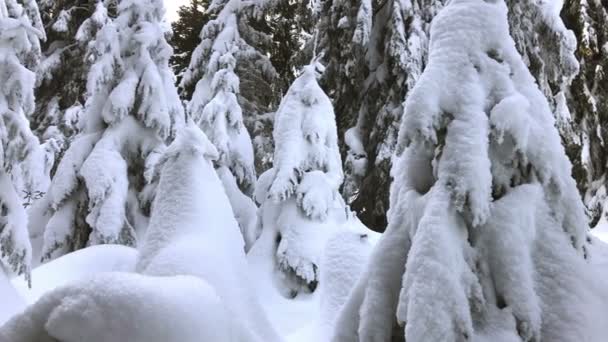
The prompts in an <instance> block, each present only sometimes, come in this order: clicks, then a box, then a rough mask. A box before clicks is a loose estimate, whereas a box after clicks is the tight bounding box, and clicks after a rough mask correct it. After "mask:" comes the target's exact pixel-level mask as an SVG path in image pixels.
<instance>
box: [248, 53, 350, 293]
mask: <svg viewBox="0 0 608 342" xmlns="http://www.w3.org/2000/svg"><path fill="white" fill-rule="evenodd" d="M322 72H323V66H322V65H320V64H318V63H313V64H311V65H308V66H306V67H304V69H303V72H302V74H301V76H300V77H298V78H297V79H296V80H295V81H294V83H293V84H292V85H291V87H290V88H289V91H288V92H287V94H286V95H285V97H284V98H283V101H281V105H280V106H279V109H278V111H277V113H276V121H275V122H276V125H275V128H274V132H273V136H274V140H275V142H276V149H275V153H274V160H273V168H272V169H270V170H268V171H266V172H265V173H264V174H263V175H262V176H261V177H260V180H259V181H258V185H257V187H258V189H256V200H257V201H258V202H262V207H261V209H260V216H261V218H260V220H261V225H262V237H260V241H259V246H254V248H258V249H260V248H262V249H264V248H267V249H272V250H273V251H274V254H275V255H274V256H273V258H274V259H275V260H276V264H277V265H278V267H279V268H280V269H281V271H282V273H283V274H284V275H285V276H287V280H288V283H287V284H286V285H287V288H288V289H289V290H291V291H292V295H294V294H295V293H297V291H298V290H299V289H300V287H301V286H307V287H308V288H309V289H310V290H313V291H314V289H315V288H316V285H317V282H318V278H319V271H318V265H319V262H320V256H321V252H322V250H323V248H324V245H325V241H326V240H327V238H329V237H330V236H331V235H332V234H333V233H335V232H336V229H337V228H338V227H339V226H340V224H341V223H344V221H345V220H346V219H347V214H346V207H345V205H344V202H343V200H342V197H341V196H340V194H339V192H338V189H339V187H340V185H341V183H342V176H343V175H342V167H341V159H340V153H339V151H338V139H337V130H336V122H335V116H334V111H333V107H332V105H331V101H330V100H329V98H328V97H327V95H325V93H324V92H323V90H322V89H321V87H320V86H319V84H318V83H317V78H318V77H319V76H320V75H321V74H322ZM267 199H268V200H267ZM275 241H278V243H275ZM294 281H295V282H294Z"/></svg>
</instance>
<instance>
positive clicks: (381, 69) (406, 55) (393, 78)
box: [316, 0, 578, 230]
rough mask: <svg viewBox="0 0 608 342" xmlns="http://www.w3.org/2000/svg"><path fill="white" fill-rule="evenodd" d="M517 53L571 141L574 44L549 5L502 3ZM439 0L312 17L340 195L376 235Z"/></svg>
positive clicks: (348, 5) (366, 4) (392, 1)
mask: <svg viewBox="0 0 608 342" xmlns="http://www.w3.org/2000/svg"><path fill="white" fill-rule="evenodd" d="M506 3H507V6H508V7H509V18H508V20H509V24H510V26H511V27H510V29H511V32H512V34H513V37H514V40H515V42H516V45H517V48H518V50H519V51H520V52H521V53H522V54H523V55H524V61H525V62H526V64H527V65H528V66H529V68H530V71H531V72H532V74H533V75H534V77H535V78H536V79H537V82H538V83H539V85H540V87H541V90H542V91H543V93H544V94H545V95H546V96H547V98H548V100H549V103H550V106H551V108H552V111H553V112H554V113H555V116H556V117H558V118H559V120H558V124H559V126H560V132H561V133H562V135H563V136H571V135H572V131H573V127H572V124H571V122H570V121H569V120H568V115H569V114H568V110H567V107H566V106H565V99H566V96H567V94H568V92H567V90H568V86H569V84H570V81H571V80H572V78H573V77H574V75H576V72H577V70H578V69H577V63H576V60H575V58H574V49H575V47H576V43H575V41H574V36H573V34H572V33H571V32H569V31H568V30H566V29H565V27H564V24H563V23H562V21H561V20H560V18H559V9H560V8H561V7H560V6H559V5H558V4H557V3H554V2H539V1H529V0H524V1H511V0H508V1H506ZM444 4H445V1H443V0H407V1H397V0H389V1H383V2H374V1H368V0H362V1H354V2H353V1H325V2H322V10H320V11H319V12H318V17H319V21H318V25H317V28H316V31H317V34H318V37H319V44H318V47H317V49H319V50H321V51H323V52H324V53H325V55H326V61H327V63H328V64H327V68H328V71H327V72H326V74H325V77H324V79H323V82H322V83H323V84H324V86H325V88H326V89H328V93H329V95H330V96H331V97H332V98H333V99H334V106H335V108H336V111H337V113H339V117H338V130H339V132H340V135H344V142H345V146H342V153H343V155H344V156H345V161H344V169H345V184H344V187H343V189H342V193H343V195H344V197H345V199H346V201H347V202H348V203H349V204H351V205H352V207H353V209H354V210H355V211H356V212H357V213H358V215H359V216H360V217H361V219H362V220H363V222H364V223H366V224H367V225H368V226H370V227H372V228H374V229H377V230H382V229H384V227H385V226H386V211H387V209H388V201H389V198H388V189H389V184H390V175H389V170H390V168H391V164H392V162H391V158H392V155H393V153H394V150H395V141H396V136H397V131H398V126H399V121H400V119H401V116H402V113H403V103H402V102H403V99H404V98H405V96H406V95H407V93H408V92H409V91H410V90H411V89H412V87H413V86H414V84H415V83H416V80H417V79H418V77H419V75H420V73H421V72H422V70H423V69H424V67H425V64H426V59H427V49H428V32H429V27H430V22H431V21H432V19H433V17H434V16H435V15H436V14H437V12H438V11H439V10H440V9H441V8H442V7H443V6H444Z"/></svg>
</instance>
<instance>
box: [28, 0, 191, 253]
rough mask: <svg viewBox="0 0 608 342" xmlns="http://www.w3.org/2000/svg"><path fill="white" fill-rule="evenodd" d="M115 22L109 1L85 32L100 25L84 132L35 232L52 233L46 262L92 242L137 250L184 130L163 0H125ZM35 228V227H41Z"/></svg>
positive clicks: (90, 56) (46, 242)
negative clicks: (174, 141) (160, 168)
mask: <svg viewBox="0 0 608 342" xmlns="http://www.w3.org/2000/svg"><path fill="white" fill-rule="evenodd" d="M116 11H117V17H116V18H115V19H113V20H112V19H110V18H109V17H108V15H107V9H106V8H105V7H104V3H102V2H99V3H98V4H97V7H96V10H95V12H94V13H93V15H92V17H91V19H90V20H86V21H84V23H83V24H82V27H81V29H80V30H79V35H82V36H83V37H84V36H86V34H87V32H89V30H91V29H92V27H93V26H94V27H95V29H96V34H95V38H94V40H93V41H91V42H89V52H88V56H87V58H88V59H89V60H90V61H92V65H91V67H90V70H89V74H88V80H87V101H86V104H85V108H84V112H83V113H82V114H81V115H80V119H81V120H80V124H81V127H80V128H81V133H79V134H78V135H77V136H76V137H75V138H74V140H73V141H72V143H71V145H70V148H69V149H68V150H67V151H66V152H65V155H64V156H63V159H62V160H61V162H60V164H59V166H58V168H57V172H56V174H55V177H54V179H53V181H52V183H51V185H50V189H49V191H48V193H47V194H46V196H45V197H46V198H45V199H44V201H45V202H46V208H42V210H37V211H36V213H37V214H38V216H39V217H37V218H36V219H35V221H36V222H37V224H40V225H44V226H45V228H44V229H40V227H32V230H33V231H39V230H44V244H43V247H42V253H41V255H42V258H43V259H45V260H48V259H52V258H56V257H57V256H60V255H63V254H65V253H67V252H70V251H73V250H76V249H79V248H82V247H84V246H86V245H91V244H100V243H118V244H125V245H134V244H135V243H136V240H137V235H138V234H139V235H141V234H142V230H143V229H145V226H146V220H147V215H148V211H149V206H150V202H151V200H152V198H153V194H154V187H155V186H156V179H155V177H154V174H155V172H154V167H155V164H156V162H157V161H158V158H159V157H160V155H161V153H162V151H163V150H164V148H165V142H166V141H167V140H168V139H170V137H171V136H173V135H174V132H175V130H176V127H179V126H181V125H183V122H184V113H183V108H182V104H181V102H180V100H179V97H178V95H177V90H176V88H175V86H174V84H173V82H174V75H173V73H172V71H171V69H170V67H169V65H168V62H169V58H170V56H171V54H172V49H171V47H170V46H169V45H168V44H167V41H166V39H165V34H166V32H165V30H166V26H165V25H164V24H163V20H164V8H163V2H162V1H160V0H145V1H134V0H122V1H119V2H118V4H117V6H116ZM34 228H35V229H34Z"/></svg>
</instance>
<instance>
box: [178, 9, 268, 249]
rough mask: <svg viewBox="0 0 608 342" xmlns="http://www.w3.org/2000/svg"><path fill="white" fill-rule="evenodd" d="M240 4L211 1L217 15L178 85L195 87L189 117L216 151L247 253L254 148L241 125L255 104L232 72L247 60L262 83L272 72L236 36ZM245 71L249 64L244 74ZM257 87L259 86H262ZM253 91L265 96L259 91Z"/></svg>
mask: <svg viewBox="0 0 608 342" xmlns="http://www.w3.org/2000/svg"><path fill="white" fill-rule="evenodd" d="M244 6H245V4H244V3H243V2H241V1H240V0H229V1H219V0H218V1H213V2H212V3H211V5H210V8H209V11H211V12H216V13H217V14H216V18H215V19H214V20H211V21H209V22H208V23H207V24H206V25H205V26H204V27H203V30H202V31H201V44H200V45H199V46H198V47H197V48H196V50H195V51H194V53H193V55H192V61H191V62H190V67H189V68H188V70H187V71H186V72H185V74H184V76H183V79H182V87H184V89H187V88H188V87H189V86H190V85H192V84H196V86H195V89H194V91H193V93H192V96H191V100H190V102H189V103H188V114H189V116H190V117H191V118H192V119H193V120H194V122H196V123H197V124H198V125H199V127H201V129H202V130H203V132H205V134H206V135H207V136H208V137H209V139H210V140H211V142H212V143H213V145H214V146H215V147H216V148H217V150H218V152H219V159H218V160H217V161H216V162H215V163H216V168H217V171H218V174H219V176H220V177H221V178H222V180H223V182H224V184H225V186H226V191H227V193H228V197H229V198H230V202H231V204H232V207H233V209H234V213H235V216H236V217H237V220H238V221H239V225H240V227H241V231H242V233H243V236H244V237H245V240H246V248H247V249H248V248H249V247H250V245H251V243H253V241H254V240H255V238H256V236H255V232H254V229H255V212H256V206H255V204H254V203H253V201H252V200H251V199H250V198H249V197H247V196H250V195H251V194H252V192H253V189H254V186H255V182H256V170H255V165H254V152H253V145H252V142H251V137H250V135H249V132H248V131H247V128H246V127H245V123H244V119H243V108H242V106H241V103H242V102H244V103H245V104H247V103H249V105H247V106H246V107H249V108H251V107H252V105H251V102H249V101H252V102H255V100H254V99H246V98H245V97H243V96H240V86H241V82H240V78H239V76H237V74H236V72H237V68H238V64H241V63H243V64H246V65H247V64H250V63H252V60H253V61H255V60H257V61H261V62H262V65H261V66H262V67H263V68H265V69H264V70H263V71H262V73H263V74H264V75H265V77H267V79H271V78H272V77H274V75H275V74H276V72H275V70H274V68H273V67H272V65H271V64H270V62H269V61H268V59H267V57H265V56H263V55H262V54H261V53H260V52H259V51H257V50H256V49H255V48H254V47H253V46H251V45H249V44H248V43H247V42H246V41H245V40H244V39H243V37H241V31H242V30H243V29H244V27H243V26H244V25H243V24H242V23H240V21H241V20H244V18H245V14H244V13H245V11H250V10H251V9H248V8H245V7H244ZM249 6H251V5H249ZM249 69H251V66H249V67H248V68H247V69H246V70H249ZM247 72H248V71H247ZM258 85H259V86H261V87H263V85H264V82H259V84H258ZM258 91H260V92H264V90H263V89H261V88H258ZM250 110H251V109H250ZM255 114H256V112H250V113H249V115H254V116H255ZM234 183H236V185H238V186H235V184H234Z"/></svg>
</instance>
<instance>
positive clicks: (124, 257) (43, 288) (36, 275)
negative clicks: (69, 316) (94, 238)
mask: <svg viewBox="0 0 608 342" xmlns="http://www.w3.org/2000/svg"><path fill="white" fill-rule="evenodd" d="M136 259H137V250H136V249H134V248H132V247H127V246H122V245H96V246H90V247H87V248H84V249H81V250H78V251H75V252H72V253H69V254H66V255H64V256H62V257H60V258H57V259H55V260H53V261H50V262H48V263H46V264H43V265H40V266H38V267H36V268H35V269H34V270H33V271H32V287H31V288H29V287H28V284H27V282H26V281H25V280H24V279H22V278H14V279H13V280H12V282H13V285H14V286H15V288H16V289H17V291H18V292H19V294H20V295H21V296H22V297H23V298H24V299H25V301H26V303H28V304H32V303H34V302H36V301H37V300H38V299H39V298H40V297H42V296H43V295H44V294H45V293H47V292H50V291H51V290H53V289H55V288H58V287H60V286H63V285H66V284H69V283H71V282H74V281H77V280H80V279H83V278H86V277H89V276H92V275H94V274H98V273H103V272H113V271H124V272H130V271H134V270H135V261H136Z"/></svg>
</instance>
